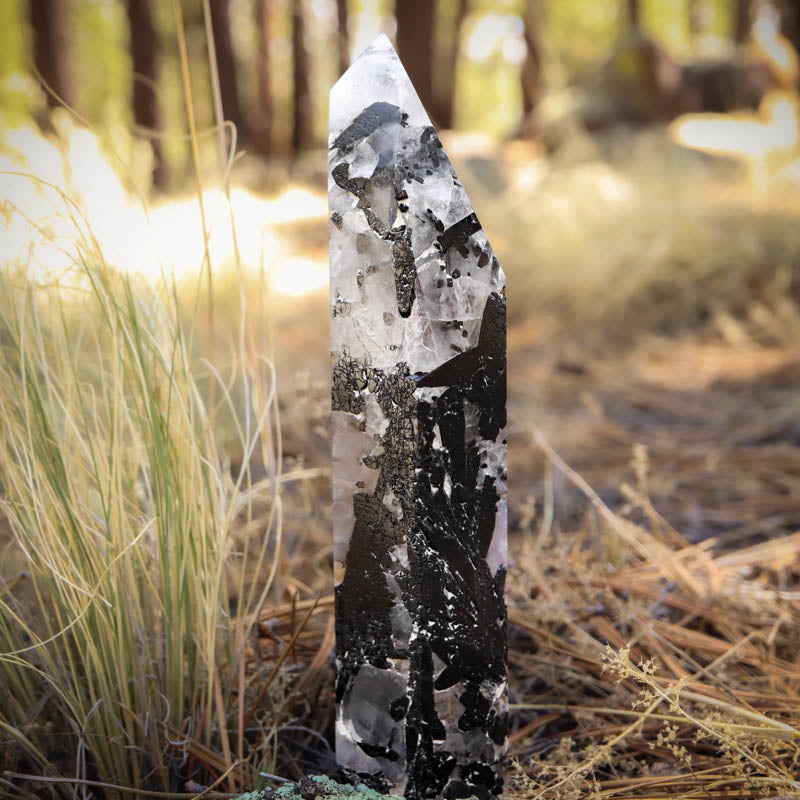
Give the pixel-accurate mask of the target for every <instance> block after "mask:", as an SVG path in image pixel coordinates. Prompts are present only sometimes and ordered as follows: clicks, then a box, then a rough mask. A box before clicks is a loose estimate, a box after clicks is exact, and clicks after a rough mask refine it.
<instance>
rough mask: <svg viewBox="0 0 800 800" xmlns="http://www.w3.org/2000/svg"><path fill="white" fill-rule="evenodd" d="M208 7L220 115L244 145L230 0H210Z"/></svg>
mask: <svg viewBox="0 0 800 800" xmlns="http://www.w3.org/2000/svg"><path fill="white" fill-rule="evenodd" d="M208 5H209V8H210V10H211V27H212V30H213V32H214V55H215V56H216V59H217V75H218V76H219V90H220V95H221V97H222V113H223V116H224V117H225V119H226V120H228V121H230V122H232V123H233V124H234V125H235V126H236V132H237V139H238V141H239V142H247V141H248V140H249V138H250V136H249V133H250V132H249V130H248V127H247V121H246V120H245V117H244V115H243V114H242V108H241V106H240V104H239V83H238V80H237V69H236V54H235V53H234V50H233V40H232V38H231V20H230V0H211V2H210V3H209V4H208Z"/></svg>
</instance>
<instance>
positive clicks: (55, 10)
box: [28, 0, 75, 108]
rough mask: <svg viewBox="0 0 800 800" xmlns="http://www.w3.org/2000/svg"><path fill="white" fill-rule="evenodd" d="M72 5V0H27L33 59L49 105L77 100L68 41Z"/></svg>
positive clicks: (70, 104)
mask: <svg viewBox="0 0 800 800" xmlns="http://www.w3.org/2000/svg"><path fill="white" fill-rule="evenodd" d="M71 6H72V3H71V0H28V12H29V18H30V23H31V30H32V32H33V63H34V65H35V66H36V70H37V72H38V73H39V80H40V81H41V83H42V84H43V86H44V88H45V96H46V99H47V105H48V106H49V107H50V108H56V107H57V106H60V105H62V104H63V103H66V104H67V105H69V106H72V105H74V103H75V83H74V80H73V75H72V64H71V61H70V41H69V30H70V19H69V17H70V11H71Z"/></svg>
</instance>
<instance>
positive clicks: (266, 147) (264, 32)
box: [252, 0, 273, 156]
mask: <svg viewBox="0 0 800 800" xmlns="http://www.w3.org/2000/svg"><path fill="white" fill-rule="evenodd" d="M269 6H270V2H269V0H256V9H255V11H256V42H257V44H256V80H257V83H258V108H257V109H256V112H255V115H254V121H253V131H252V133H253V147H254V149H255V151H256V152H257V153H259V154H260V155H262V156H268V155H270V153H272V110H273V106H272V75H271V72H270V63H269V51H270V47H269V35H270V23H269Z"/></svg>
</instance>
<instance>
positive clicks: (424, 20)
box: [395, 0, 438, 121]
mask: <svg viewBox="0 0 800 800" xmlns="http://www.w3.org/2000/svg"><path fill="white" fill-rule="evenodd" d="M395 17H396V18H397V53H398V55H399V56H400V60H401V61H402V62H403V66H404V67H405V68H406V71H407V72H408V75H409V77H410V78H411V82H412V83H413V84H414V88H415V89H416V90H417V94H418V95H419V98H420V100H422V105H424V106H425V109H426V110H427V111H428V113H429V114H431V115H433V110H434V98H433V27H434V23H435V17H436V3H435V2H434V0H395ZM437 121H438V120H437Z"/></svg>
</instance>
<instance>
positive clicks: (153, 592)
mask: <svg viewBox="0 0 800 800" xmlns="http://www.w3.org/2000/svg"><path fill="white" fill-rule="evenodd" d="M75 256H76V265H75V266H74V267H73V270H72V272H71V274H70V276H69V277H70V281H69V284H67V283H62V284H61V285H59V284H56V283H54V284H49V285H42V284H37V283H36V282H34V281H33V280H32V279H30V278H29V277H28V276H27V275H26V274H25V272H24V270H18V271H13V270H11V269H10V268H6V269H5V270H4V271H3V272H2V277H0V280H1V281H2V286H1V287H0V352H1V353H2V356H1V357H0V381H2V386H3V391H2V392H0V419H1V420H2V422H0V482H2V487H3V508H4V511H5V513H6V516H7V519H8V523H9V525H10V530H11V534H12V535H13V540H14V542H13V543H12V544H11V545H9V546H10V547H18V548H19V550H20V551H21V552H22V553H23V554H24V563H25V569H26V571H27V573H28V575H29V578H28V579H27V580H26V581H22V582H21V583H19V584H17V585H16V586H14V587H13V588H12V587H10V586H9V585H8V584H6V583H4V584H3V585H2V588H0V650H1V651H2V652H0V679H1V680H2V681H3V683H4V684H5V686H6V687H7V689H6V690H5V691H3V692H0V719H2V721H3V722H2V727H3V735H4V738H7V739H8V738H11V739H13V740H15V741H16V743H17V744H18V745H19V747H18V749H17V752H18V753H22V754H24V757H25V759H27V762H28V763H27V765H26V766H27V767H29V768H30V767H31V766H35V768H36V769H37V770H39V771H40V772H41V773H42V774H44V775H52V774H57V773H58V770H59V768H58V766H57V765H56V763H55V761H56V754H57V753H58V752H63V750H64V749H65V748H66V749H67V750H68V751H72V757H73V758H75V757H76V758H75V763H77V765H78V770H79V772H80V775H78V776H77V777H86V776H87V775H94V776H98V777H100V778H102V779H103V780H107V781H110V782H113V783H120V784H123V785H127V786H159V787H162V788H163V789H165V790H166V789H169V788H173V789H174V788H175V785H176V784H175V781H176V776H177V771H176V768H177V766H178V765H179V764H180V763H181V761H182V760H183V758H184V755H185V742H184V743H183V744H181V742H182V740H185V739H193V740H197V741H200V742H203V743H206V744H211V745H213V746H214V747H215V748H216V749H221V750H222V751H224V752H230V749H229V745H228V742H227V737H228V732H227V730H226V728H228V727H230V728H231V730H232V733H231V738H232V740H233V737H234V735H235V730H236V715H235V712H236V710H237V708H238V705H239V704H241V703H243V702H244V701H245V694H244V692H243V691H242V690H243V688H244V687H243V686H242V685H241V680H240V678H239V674H240V673H239V664H240V661H241V659H243V658H244V657H245V655H244V649H243V648H244V642H245V640H246V638H247V634H248V632H249V630H250V628H251V626H252V625H253V624H254V621H255V613H256V611H257V610H258V608H259V607H260V605H261V602H262V601H263V597H264V595H265V592H266V591H267V589H268V587H269V585H270V582H271V579H272V577H273V576H274V567H275V562H274V561H273V562H271V559H273V558H274V557H275V554H276V553H277V547H276V537H278V536H279V533H280V504H279V498H278V495H277V486H278V481H279V475H278V474H277V473H276V470H277V469H278V467H277V466H276V465H278V464H279V463H280V458H279V455H278V454H277V453H275V452H272V453H269V452H264V453H262V454H261V455H262V457H263V463H264V464H266V465H271V467H270V474H269V475H268V476H267V477H266V478H265V479H264V480H263V481H262V482H261V483H260V484H253V485H250V484H249V483H248V475H247V471H246V470H245V471H243V472H242V474H241V475H239V476H238V477H237V476H235V475H231V473H230V471H229V470H228V469H226V467H225V464H226V455H225V453H224V451H223V450H222V449H221V448H220V446H219V445H218V442H217V440H216V439H215V431H214V430H213V429H212V427H211V426H210V424H209V417H210V414H209V409H208V406H207V402H206V388H205V387H207V386H208V383H209V381H216V382H218V387H217V392H216V396H217V398H219V399H220V405H221V406H223V407H224V406H228V407H229V410H230V413H229V414H228V415H227V416H228V417H230V418H231V419H233V420H243V422H242V423H241V424H240V425H239V427H238V438H239V447H240V448H241V452H242V453H244V454H245V456H246V457H249V456H251V455H252V453H253V452H254V451H255V450H257V449H260V448H267V449H269V448H270V447H274V445H270V443H271V442H274V441H275V437H274V436H272V437H270V436H269V435H268V431H269V429H270V427H271V426H274V425H275V424H276V422H277V419H276V415H277V406H276V403H275V394H274V392H275V384H274V380H273V376H272V373H271V371H270V367H269V364H268V363H266V362H264V361H263V360H258V359H255V358H251V357H250V356H248V355H247V354H246V353H239V354H238V355H239V357H238V358H236V359H234V360H233V364H234V366H233V368H232V369H231V374H230V375H226V376H225V380H224V381H223V380H222V378H221V377H220V376H217V375H216V374H214V373H213V368H212V367H211V365H205V366H201V369H202V370H203V372H204V373H205V374H204V375H202V379H201V374H200V373H199V371H198V364H197V362H196V361H193V360H192V355H191V353H190V346H189V342H188V341H187V335H186V333H185V332H184V331H183V330H182V329H181V328H180V327H179V326H178V325H177V323H176V321H177V318H178V314H177V301H176V299H175V297H174V295H173V294H172V293H170V292H164V293H159V292H157V291H156V290H154V289H151V288H146V287H145V286H144V285H143V284H139V283H136V282H135V281H134V279H132V278H130V277H127V276H124V275H121V274H119V273H117V272H115V271H114V270H112V269H111V268H109V267H108V266H107V265H106V264H105V263H104V262H103V260H102V255H101V253H99V252H97V251H96V250H94V249H93V248H92V245H91V243H90V242H86V241H80V240H78V241H76V253H75ZM234 394H235V396H236V398H237V400H236V407H235V408H234V401H233V399H232V398H233V396H234ZM270 564H272V566H270ZM245 568H246V570H245ZM245 571H246V573H247V575H250V576H252V575H256V576H258V575H260V576H262V578H261V580H259V581H256V582H253V581H247V582H246V581H245ZM5 577H6V579H7V578H8V577H13V576H5ZM26 583H27V584H29V588H28V590H27V592H23V591H20V590H21V589H24V588H25V584H26ZM231 714H233V717H232V719H231V721H230V724H228V723H227V722H224V721H225V720H228V719H229V717H230V716H231ZM220 722H224V728H223V727H221V725H220ZM54 740H56V741H58V746H57V747H55V748H54V747H53V742H54ZM223 740H225V741H224V743H223ZM234 744H235V742H234ZM233 749H234V751H235V750H236V748H235V747H234V748H233ZM239 774H240V775H241V776H242V777H243V776H245V775H248V774H251V771H250V772H248V771H247V770H240V772H239Z"/></svg>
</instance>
